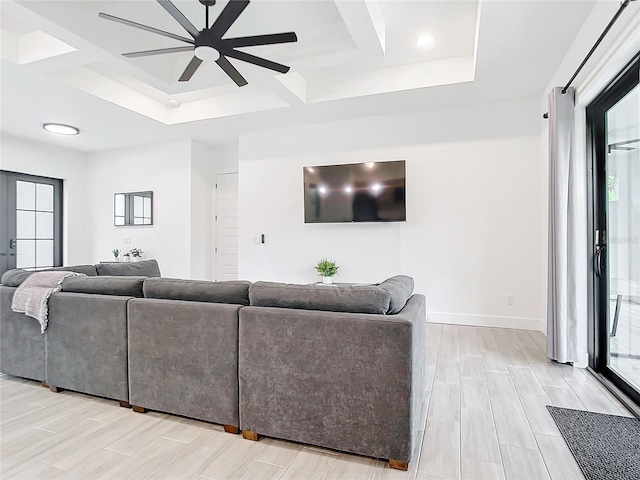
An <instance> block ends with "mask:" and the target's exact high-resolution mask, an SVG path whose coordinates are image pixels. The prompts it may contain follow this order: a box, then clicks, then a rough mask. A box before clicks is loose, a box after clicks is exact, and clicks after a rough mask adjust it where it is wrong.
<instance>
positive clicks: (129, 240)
mask: <svg viewBox="0 0 640 480" xmlns="http://www.w3.org/2000/svg"><path fill="white" fill-rule="evenodd" d="M124 243H125V245H127V244H130V243H131V237H124Z"/></svg>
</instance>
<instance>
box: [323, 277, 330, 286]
mask: <svg viewBox="0 0 640 480" xmlns="http://www.w3.org/2000/svg"><path fill="white" fill-rule="evenodd" d="M322 283H326V284H328V285H331V284H332V283H333V277H322Z"/></svg>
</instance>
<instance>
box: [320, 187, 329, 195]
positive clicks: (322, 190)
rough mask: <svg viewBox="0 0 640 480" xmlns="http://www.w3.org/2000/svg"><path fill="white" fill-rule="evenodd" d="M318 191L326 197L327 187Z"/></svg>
mask: <svg viewBox="0 0 640 480" xmlns="http://www.w3.org/2000/svg"><path fill="white" fill-rule="evenodd" d="M318 191H319V192H320V193H321V194H322V195H324V194H325V193H327V187H325V186H324V185H322V186H320V188H319V189H318Z"/></svg>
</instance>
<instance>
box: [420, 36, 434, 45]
mask: <svg viewBox="0 0 640 480" xmlns="http://www.w3.org/2000/svg"><path fill="white" fill-rule="evenodd" d="M433 40H434V38H433V36H431V35H420V36H419V37H418V41H417V44H418V46H419V47H428V46H429V45H431V44H432V43H433Z"/></svg>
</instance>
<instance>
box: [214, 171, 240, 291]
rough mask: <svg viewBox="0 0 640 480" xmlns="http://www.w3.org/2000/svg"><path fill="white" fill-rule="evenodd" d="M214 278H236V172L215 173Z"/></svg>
mask: <svg viewBox="0 0 640 480" xmlns="http://www.w3.org/2000/svg"><path fill="white" fill-rule="evenodd" d="M215 222H216V280H237V279H238V174H237V173H225V174H219V175H216V216H215Z"/></svg>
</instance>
